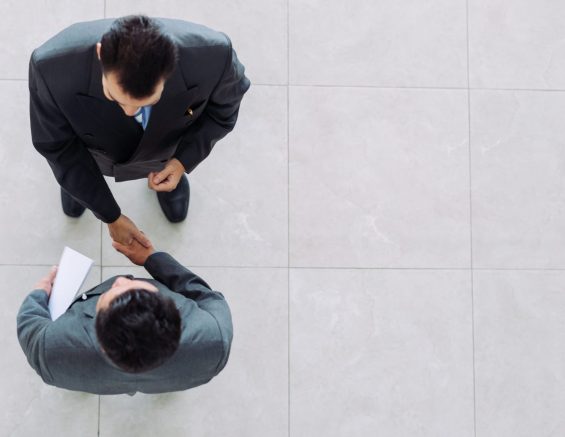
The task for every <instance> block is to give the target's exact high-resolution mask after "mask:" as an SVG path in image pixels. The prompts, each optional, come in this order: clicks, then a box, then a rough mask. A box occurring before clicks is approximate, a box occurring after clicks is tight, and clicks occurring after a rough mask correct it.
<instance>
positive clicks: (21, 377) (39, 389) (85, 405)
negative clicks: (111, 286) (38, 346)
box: [0, 266, 100, 437]
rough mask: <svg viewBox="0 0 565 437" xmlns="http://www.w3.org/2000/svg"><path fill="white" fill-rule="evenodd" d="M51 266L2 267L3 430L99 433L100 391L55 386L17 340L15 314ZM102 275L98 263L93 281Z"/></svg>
mask: <svg viewBox="0 0 565 437" xmlns="http://www.w3.org/2000/svg"><path fill="white" fill-rule="evenodd" d="M48 271H49V269H48V268H47V267H35V266H34V267H22V266H0V275H1V276H2V296H3V301H4V302H3V304H2V306H1V308H0V350H2V372H1V373H0V387H2V395H1V396H0V411H1V413H0V435H2V436H10V437H29V436H32V435H37V434H42V435H45V436H60V437H76V436H79V435H80V436H84V437H95V436H96V435H97V432H98V396H93V395H89V394H83V393H76V392H70V391H67V390H61V389H58V388H54V387H50V386H48V385H46V384H44V383H43V381H42V380H41V378H40V377H39V376H38V375H37V374H36V373H35V371H34V370H33V369H32V368H31V367H30V366H29V364H28V362H27V361H26V357H25V355H24V353H23V352H22V349H21V347H20V345H19V343H18V338H17V334H16V316H17V313H18V310H19V308H20V305H21V304H22V302H23V300H24V298H25V296H26V295H27V294H28V293H29V292H30V291H32V290H33V287H34V285H35V283H36V282H37V281H38V280H39V279H41V278H42V277H44V276H45V275H46V274H47V273H48ZM99 278H100V268H99V267H95V268H94V271H93V275H92V276H91V277H90V278H89V279H88V285H91V286H93V285H94V284H96V283H98V280H99Z"/></svg>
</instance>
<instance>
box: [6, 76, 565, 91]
mask: <svg viewBox="0 0 565 437" xmlns="http://www.w3.org/2000/svg"><path fill="white" fill-rule="evenodd" d="M27 81H28V79H27V78H0V82H27ZM253 86H254V87H277V88H286V87H289V88H293V87H294V88H339V89H374V90H430V91H433V90H437V91H467V90H470V91H493V92H495V91H508V92H532V93H535V92H540V93H565V88H551V89H544V88H505V87H498V88H497V87H469V88H468V87H439V86H438V87H426V86H381V85H339V84H330V85H327V84H285V83H280V84H274V83H256V82H253Z"/></svg>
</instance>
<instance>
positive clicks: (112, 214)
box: [29, 16, 250, 244]
mask: <svg viewBox="0 0 565 437" xmlns="http://www.w3.org/2000/svg"><path fill="white" fill-rule="evenodd" d="M249 86H250V83H249V80H248V79H247V78H246V77H245V74H244V67H243V65H242V64H241V63H240V62H239V61H238V59H237V56H236V53H235V51H234V50H233V49H232V46H231V42H230V40H229V38H228V37H227V36H226V35H224V34H223V33H220V32H216V31H214V30H212V29H209V28H207V27H204V26H200V25H197V24H194V23H189V22H186V21H181V20H172V19H151V18H148V17H145V16H130V17H124V18H120V19H117V20H97V21H91V22H85V23H77V24H74V25H72V26H70V27H68V28H66V29H64V30H63V31H61V32H60V33H59V34H57V35H55V36H54V37H53V38H51V39H50V40H48V41H47V42H45V43H44V44H43V45H41V46H40V47H38V48H37V49H36V50H35V51H34V52H33V54H32V56H31V60H30V66H29V91H30V117H31V133H32V140H33V144H34V146H35V148H36V149H37V151H38V152H39V153H41V155H43V156H44V157H45V158H46V159H47V161H48V163H49V165H50V166H51V169H52V170H53V174H54V175H55V178H56V179H57V182H58V183H59V185H60V186H61V198H62V203H63V211H64V212H65V214H67V215H68V216H71V217H79V216H80V215H81V214H82V213H83V212H84V210H85V208H88V209H90V210H91V211H92V212H93V213H94V214H95V215H96V216H97V217H98V218H99V219H100V220H102V221H103V222H104V223H107V224H108V229H109V232H110V235H111V237H112V239H113V240H114V241H118V242H120V243H124V244H130V243H131V242H132V240H133V239H137V240H138V241H140V242H141V243H142V244H147V241H146V239H145V237H144V236H143V233H142V232H140V230H139V229H138V228H137V226H136V225H135V224H134V222H133V221H132V220H130V219H129V218H128V217H127V216H126V215H125V214H123V213H122V211H121V209H120V207H119V206H118V204H117V202H116V200H115V199H114V197H113V195H112V193H111V191H110V189H109V188H108V185H107V184H106V181H105V180H104V177H103V175H106V176H111V177H114V178H115V180H116V181H118V182H120V181H127V180H132V179H141V178H147V183H148V186H149V188H150V189H152V190H154V191H156V192H157V198H158V200H159V204H160V205H161V208H162V210H163V212H164V213H165V216H166V217H167V218H168V219H169V220H170V221H171V222H179V221H182V220H184V219H185V217H186V214H187V210H188V199H189V193H190V191H189V185H188V180H187V178H186V176H185V173H190V172H191V171H192V170H193V169H194V168H195V167H196V166H197V165H198V164H199V163H200V162H201V161H202V160H204V159H205V158H206V157H207V156H208V154H209V153H210V151H211V150H212V148H213V147H214V144H215V143H216V142H217V141H218V140H220V139H221V138H223V137H224V136H225V135H227V134H228V133H229V132H230V131H231V130H232V129H233V128H234V126H235V123H236V121H237V117H238V112H239V106H240V102H241V100H242V98H243V95H244V94H245V92H246V91H247V89H248V88H249Z"/></svg>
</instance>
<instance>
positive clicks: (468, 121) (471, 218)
mask: <svg viewBox="0 0 565 437" xmlns="http://www.w3.org/2000/svg"><path fill="white" fill-rule="evenodd" d="M465 4H466V10H467V14H466V24H467V26H466V27H467V123H468V125H467V129H468V131H467V132H468V138H469V146H468V147H469V255H470V267H471V270H470V276H471V277H470V279H471V347H472V360H473V362H472V364H473V434H474V436H475V437H477V377H476V365H475V283H474V276H475V275H474V273H473V267H474V263H473V179H472V162H471V159H472V153H471V152H472V151H471V68H470V64H471V55H470V52H471V50H470V39H469V0H466V2H465Z"/></svg>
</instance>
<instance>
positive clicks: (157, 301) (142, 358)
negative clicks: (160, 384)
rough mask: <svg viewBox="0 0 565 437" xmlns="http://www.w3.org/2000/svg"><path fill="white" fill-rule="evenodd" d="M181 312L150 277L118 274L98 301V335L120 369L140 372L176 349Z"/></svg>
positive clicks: (179, 331)
mask: <svg viewBox="0 0 565 437" xmlns="http://www.w3.org/2000/svg"><path fill="white" fill-rule="evenodd" d="M180 334H181V319H180V314H179V312H178V310H177V308H176V306H175V304H174V302H173V300H172V299H170V298H167V297H164V296H162V295H161V294H160V293H159V292H158V290H157V288H156V287H155V286H153V285H152V284H151V283H149V282H147V281H141V280H131V279H128V278H124V277H118V278H117V279H116V280H115V281H114V283H113V285H112V287H111V288H110V289H109V290H108V291H107V292H106V293H103V294H102V295H101V296H100V298H99V299H98V303H97V304H96V336H97V338H98V341H99V342H100V345H101V346H102V349H103V351H104V353H105V354H106V355H107V356H108V358H110V360H111V361H112V362H113V363H114V364H116V365H117V366H118V367H120V368H121V369H123V370H125V371H127V372H132V373H139V372H144V371H147V370H151V369H154V368H155V367H158V366H159V365H161V364H162V363H164V362H165V361H166V360H167V359H168V358H169V357H170V356H172V355H173V354H174V352H175V351H176V350H177V348H178V345H179V340H180Z"/></svg>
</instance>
